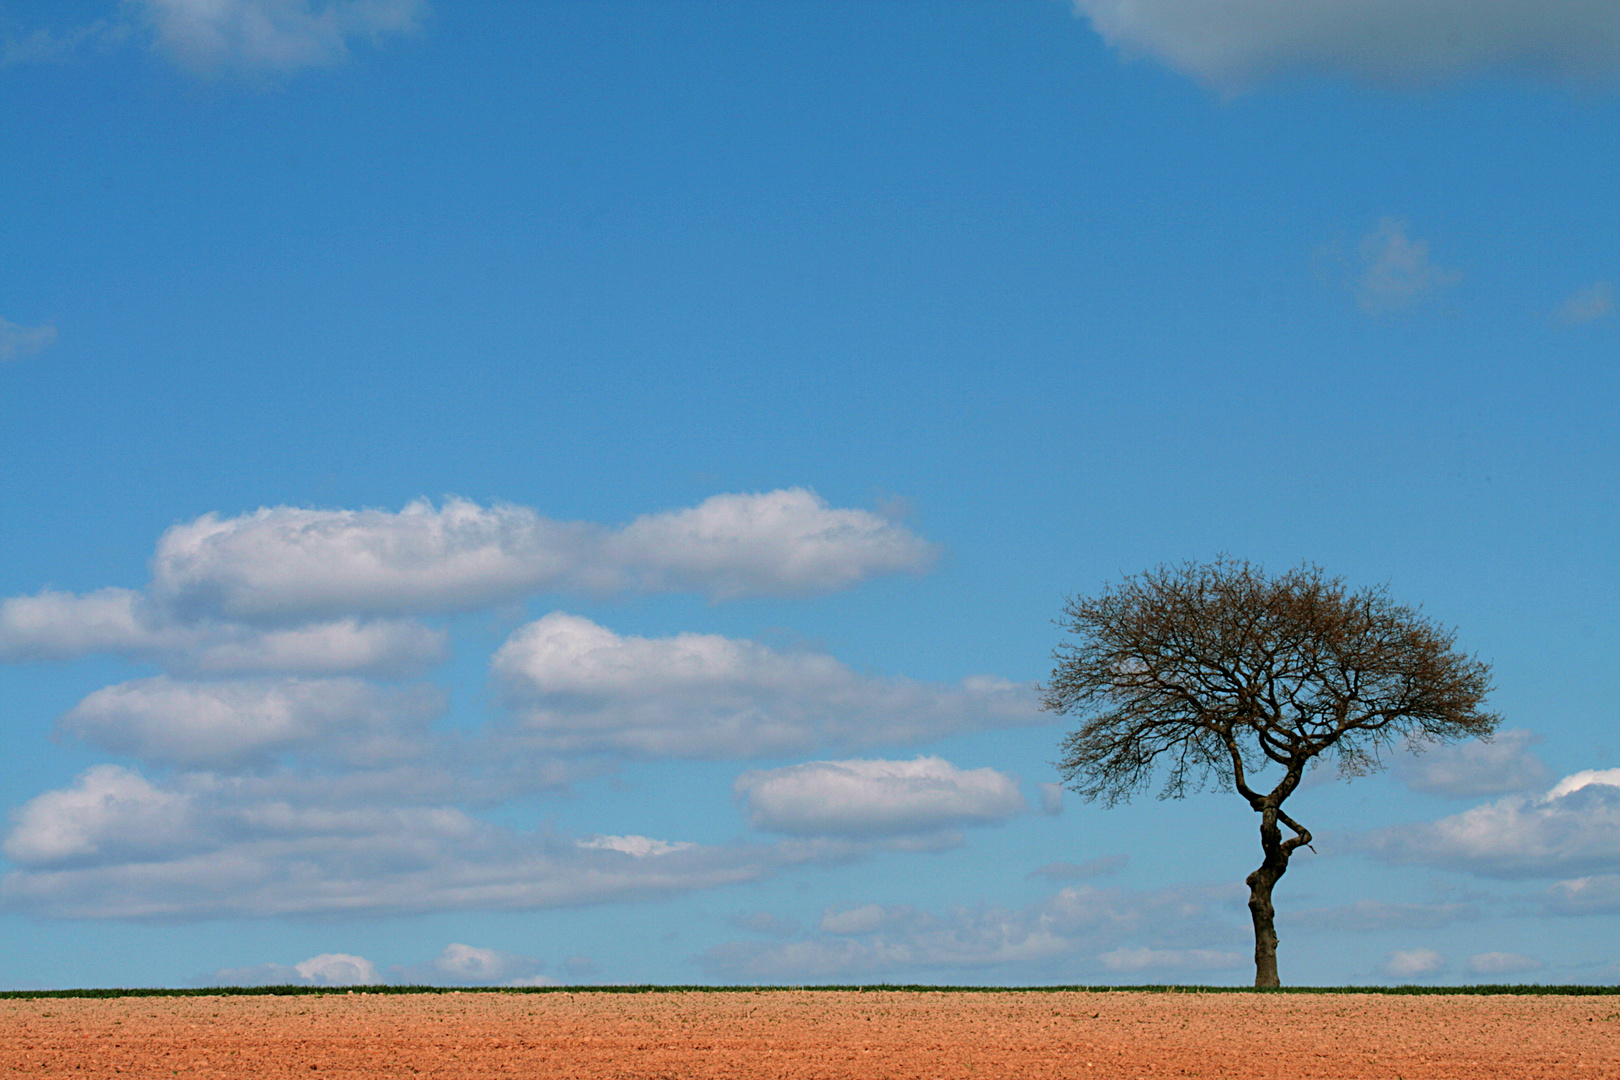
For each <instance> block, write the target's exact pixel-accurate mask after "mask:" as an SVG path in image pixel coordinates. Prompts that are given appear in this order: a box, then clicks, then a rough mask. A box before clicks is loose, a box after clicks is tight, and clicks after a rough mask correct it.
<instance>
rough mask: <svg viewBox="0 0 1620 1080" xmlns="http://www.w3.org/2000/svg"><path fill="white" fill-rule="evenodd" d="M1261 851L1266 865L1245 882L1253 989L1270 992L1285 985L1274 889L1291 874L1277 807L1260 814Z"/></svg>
mask: <svg viewBox="0 0 1620 1080" xmlns="http://www.w3.org/2000/svg"><path fill="white" fill-rule="evenodd" d="M1260 850H1261V851H1263V852H1265V861H1264V862H1262V863H1261V864H1260V867H1259V869H1257V870H1256V871H1255V872H1254V873H1252V874H1250V875H1249V876H1248V877H1247V878H1246V879H1245V881H1246V883H1247V884H1248V886H1249V916H1250V918H1252V919H1253V920H1254V985H1255V986H1257V987H1261V988H1268V989H1269V988H1275V987H1278V986H1281V985H1282V982H1281V980H1279V979H1278V978H1277V911H1276V909H1275V908H1273V907H1272V906H1271V888H1272V886H1274V885H1276V884H1277V879H1278V878H1280V877H1282V876H1283V875H1284V874H1286V873H1288V854H1289V852H1288V849H1287V848H1286V847H1284V846H1283V839H1282V830H1281V829H1279V828H1278V827H1277V808H1276V807H1274V806H1268V807H1266V808H1264V809H1263V810H1261V811H1260Z"/></svg>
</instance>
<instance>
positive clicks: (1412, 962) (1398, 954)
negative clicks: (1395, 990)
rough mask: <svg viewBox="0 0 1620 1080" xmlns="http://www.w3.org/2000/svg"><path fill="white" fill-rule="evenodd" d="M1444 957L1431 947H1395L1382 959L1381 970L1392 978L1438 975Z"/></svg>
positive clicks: (1444, 962)
mask: <svg viewBox="0 0 1620 1080" xmlns="http://www.w3.org/2000/svg"><path fill="white" fill-rule="evenodd" d="M1445 966H1446V958H1445V957H1443V956H1441V955H1440V954H1439V953H1437V952H1435V951H1434V950H1433V949H1397V950H1396V951H1394V952H1392V953H1390V954H1389V959H1388V960H1386V961H1384V967H1383V972H1384V974H1385V975H1388V976H1389V977H1390V978H1392V979H1419V978H1424V977H1427V976H1431V975H1438V974H1440V972H1441V971H1442V970H1444V969H1445Z"/></svg>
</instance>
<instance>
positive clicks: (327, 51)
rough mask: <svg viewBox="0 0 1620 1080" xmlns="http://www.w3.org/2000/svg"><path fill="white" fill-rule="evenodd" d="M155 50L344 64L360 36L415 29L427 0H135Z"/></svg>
mask: <svg viewBox="0 0 1620 1080" xmlns="http://www.w3.org/2000/svg"><path fill="white" fill-rule="evenodd" d="M136 6H137V9H138V10H139V12H140V15H141V17H142V19H143V21H144V22H145V23H146V25H147V26H148V27H149V28H150V29H151V31H152V35H153V38H154V41H155V44H156V46H157V48H158V49H159V50H160V51H161V52H163V53H164V54H165V55H167V56H169V57H170V58H171V59H173V60H174V61H175V62H177V63H178V64H180V65H181V66H183V67H185V68H188V69H190V70H192V71H195V72H199V73H204V74H213V73H217V72H220V71H229V70H236V71H244V72H271V73H285V72H291V71H296V70H298V69H300V68H307V67H325V66H330V65H332V64H337V63H341V62H342V61H343V60H345V59H347V57H348V55H349V47H350V44H351V43H352V42H354V41H356V40H368V41H372V42H376V41H378V40H380V39H381V38H383V37H385V36H387V35H390V34H404V33H410V32H412V31H414V30H415V29H416V28H417V26H418V22H419V20H420V18H421V15H422V13H423V11H424V10H425V9H426V4H425V3H424V2H423V0H326V2H321V0H136Z"/></svg>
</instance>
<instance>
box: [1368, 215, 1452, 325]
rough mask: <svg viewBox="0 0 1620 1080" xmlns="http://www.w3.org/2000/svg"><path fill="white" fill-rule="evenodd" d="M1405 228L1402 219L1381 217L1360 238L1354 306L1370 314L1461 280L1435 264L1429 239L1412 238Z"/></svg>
mask: <svg viewBox="0 0 1620 1080" xmlns="http://www.w3.org/2000/svg"><path fill="white" fill-rule="evenodd" d="M1406 229H1407V225H1406V222H1404V221H1400V220H1398V219H1396V218H1383V219H1382V220H1380V221H1379V223H1378V227H1377V228H1376V229H1374V230H1373V231H1372V232H1370V233H1368V234H1367V235H1366V236H1363V237H1362V238H1361V243H1360V244H1359V246H1358V248H1357V254H1358V258H1359V267H1358V269H1357V273H1356V276H1355V278H1354V281H1353V282H1352V284H1353V286H1354V289H1355V294H1356V303H1357V305H1358V306H1359V307H1360V308H1361V310H1362V311H1364V312H1366V313H1367V314H1369V315H1382V314H1386V313H1389V312H1393V311H1401V310H1403V309H1406V308H1410V307H1412V306H1414V305H1416V304H1417V303H1418V302H1419V301H1421V300H1422V299H1424V298H1425V297H1427V296H1430V295H1432V294H1434V293H1436V292H1438V291H1439V290H1441V289H1444V288H1447V287H1449V286H1451V285H1455V284H1456V283H1457V282H1459V281H1461V280H1462V275H1461V274H1460V273H1458V272H1456V271H1454V270H1447V269H1445V268H1444V267H1441V266H1438V265H1436V264H1435V262H1434V260H1433V259H1431V258H1430V257H1429V242H1428V241H1427V240H1414V239H1412V238H1411V237H1409V236H1407V234H1406Z"/></svg>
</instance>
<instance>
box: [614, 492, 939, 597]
mask: <svg viewBox="0 0 1620 1080" xmlns="http://www.w3.org/2000/svg"><path fill="white" fill-rule="evenodd" d="M605 547H606V554H607V558H606V559H605V560H603V562H604V563H605V565H603V566H601V567H599V568H597V570H596V572H597V573H602V574H604V576H606V575H611V574H613V573H615V572H616V573H617V574H621V575H628V576H632V577H635V578H639V581H638V582H637V587H638V588H639V589H640V590H642V591H646V592H701V593H705V594H707V595H709V596H712V597H714V598H715V599H718V600H727V599H732V598H735V597H740V596H765V595H778V594H783V593H787V594H792V595H804V594H810V593H822V592H832V591H835V590H838V589H845V588H848V587H849V586H851V585H855V584H857V583H858V582H860V581H862V580H863V579H865V578H867V577H870V576H872V575H873V574H874V573H894V572H896V571H912V572H915V571H919V570H923V569H926V568H927V567H928V565H929V564H930V563H931V562H932V561H933V558H934V550H933V548H932V546H930V545H929V544H927V543H925V542H924V541H922V540H920V539H918V538H917V537H916V536H914V535H913V534H912V533H911V532H910V531H909V530H907V529H905V528H904V527H902V526H900V525H897V524H895V522H893V521H891V520H889V519H888V518H886V517H883V516H881V515H878V514H874V513H870V512H869V511H866V510H838V509H834V508H832V507H829V506H828V505H827V504H826V503H825V502H824V501H823V500H822V499H820V498H818V497H817V496H816V495H814V494H812V493H811V492H808V491H805V490H804V489H803V488H794V489H790V490H783V491H771V492H766V493H765V494H763V495H716V496H714V497H713V498H710V499H706V500H704V501H703V502H702V503H701V504H700V505H698V506H695V507H692V508H691V509H689V510H676V511H671V512H669V513H663V514H648V515H645V516H643V517H639V518H637V519H636V520H635V521H633V522H631V523H630V524H629V525H628V526H626V527H625V528H624V529H623V530H621V531H620V532H618V533H616V534H614V535H612V536H611V537H609V538H608V541H607V543H606V545H605ZM615 584H616V583H615Z"/></svg>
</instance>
